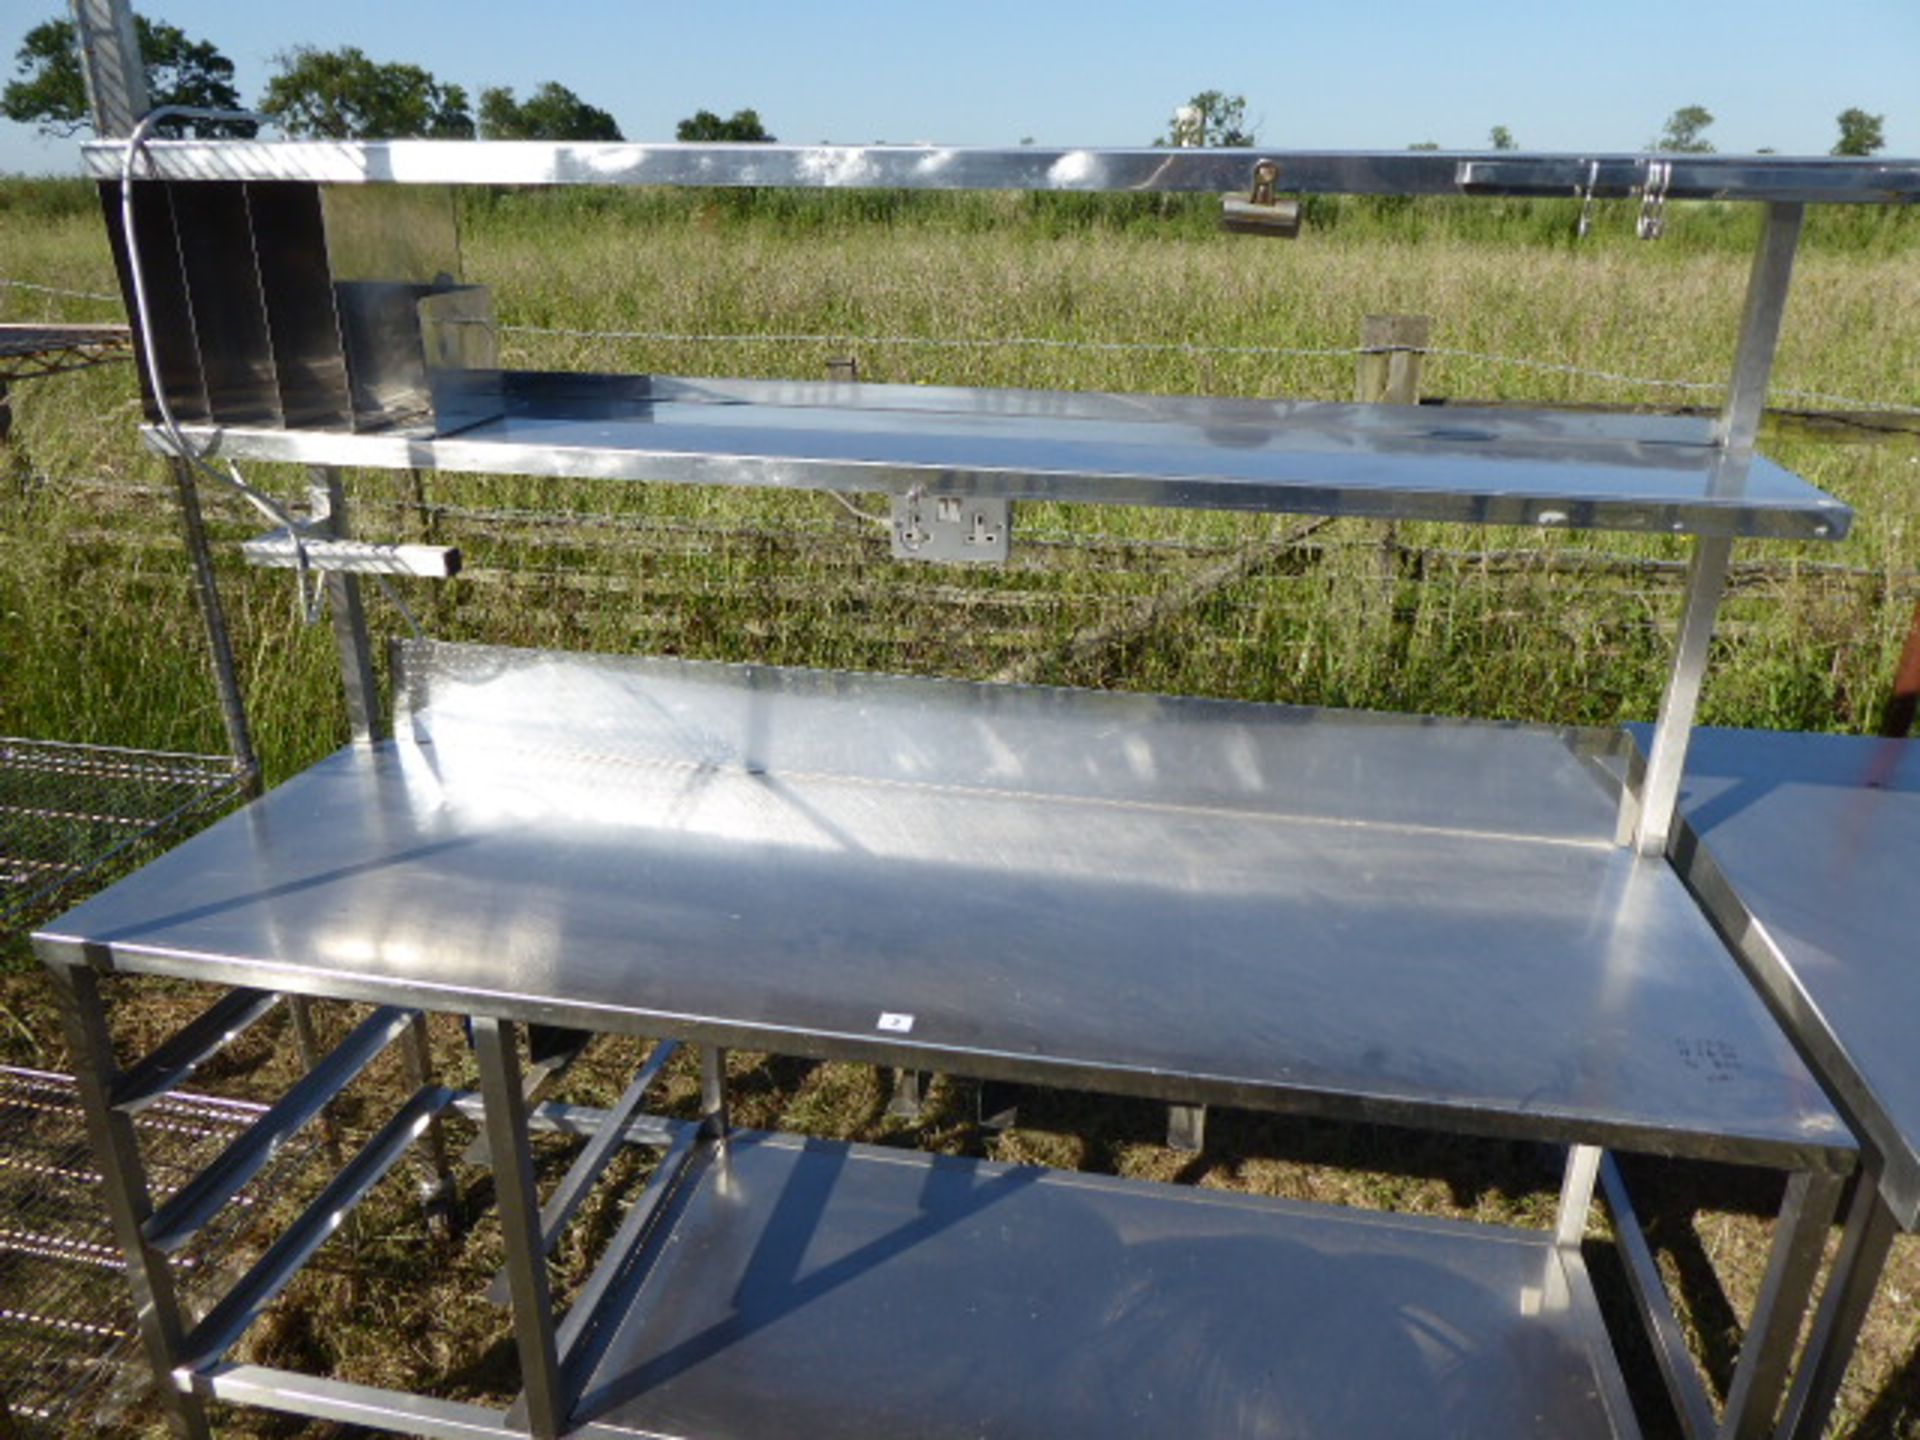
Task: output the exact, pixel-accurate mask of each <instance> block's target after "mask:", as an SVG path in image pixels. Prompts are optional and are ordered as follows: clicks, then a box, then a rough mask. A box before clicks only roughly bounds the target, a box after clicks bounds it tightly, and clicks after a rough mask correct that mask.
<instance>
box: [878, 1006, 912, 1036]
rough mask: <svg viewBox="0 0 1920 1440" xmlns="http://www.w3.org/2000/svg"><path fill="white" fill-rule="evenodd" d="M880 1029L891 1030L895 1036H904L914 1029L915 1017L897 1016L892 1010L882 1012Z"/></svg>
mask: <svg viewBox="0 0 1920 1440" xmlns="http://www.w3.org/2000/svg"><path fill="white" fill-rule="evenodd" d="M879 1028H880V1029H882V1030H890V1031H892V1032H893V1033H894V1034H895V1035H904V1034H906V1033H907V1032H908V1031H909V1030H911V1029H913V1016H911V1015H899V1014H895V1013H894V1012H893V1011H891V1010H882V1011H881V1012H880V1027H879Z"/></svg>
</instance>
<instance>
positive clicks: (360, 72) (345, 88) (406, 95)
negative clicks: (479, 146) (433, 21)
mask: <svg viewBox="0 0 1920 1440" xmlns="http://www.w3.org/2000/svg"><path fill="white" fill-rule="evenodd" d="M274 63H275V64H277V65H278V66H279V67H280V71H279V73H278V74H277V75H275V76H274V77H273V78H272V79H271V80H269V81H268V82H267V90H266V94H265V95H263V96H262V97H261V100H260V110H261V112H262V113H263V114H266V115H270V116H272V117H273V118H274V119H275V120H276V121H278V122H279V124H280V126H281V128H282V129H284V130H285V131H286V132H287V133H288V134H289V135H310V136H313V137H315V138H317V139H321V140H394V139H401V138H407V137H421V136H424V137H428V138H431V139H451V140H470V139H472V138H473V116H472V115H471V114H470V113H469V112H468V110H467V92H466V91H465V90H463V89H462V88H461V87H460V86H458V85H442V84H441V83H440V82H439V81H438V80H436V79H434V77H433V75H432V74H431V73H430V72H428V71H426V70H423V69H421V68H420V67H419V66H418V65H405V64H400V63H398V62H395V63H381V62H379V61H375V60H370V59H368V58H367V56H366V54H365V52H363V51H361V50H359V49H357V48H355V47H354V46H351V45H349V46H346V47H344V48H343V49H339V50H316V49H314V48H313V47H312V46H308V45H301V46H298V47H296V48H294V49H292V50H285V51H282V52H281V53H280V54H278V55H276V56H274Z"/></svg>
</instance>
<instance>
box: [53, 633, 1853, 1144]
mask: <svg viewBox="0 0 1920 1440" xmlns="http://www.w3.org/2000/svg"><path fill="white" fill-rule="evenodd" d="M404 668H405V670H406V676H405V679H404V682H403V685H402V690H403V705H402V714H401V723H400V727H399V731H400V737H401V738H400V739H399V740H397V741H396V742H394V743H391V744H388V745H384V746H381V747H377V748H369V749H361V750H353V749H348V750H345V751H342V752H340V753H339V754H337V755H335V756H333V757H332V758H330V759H328V760H326V761H324V762H323V763H321V764H320V765H318V766H316V767H314V768H313V769H311V770H309V771H308V772H306V773H305V774H303V775H301V776H299V777H298V778H296V779H295V780H293V781H292V782H290V783H288V784H286V785H284V786H281V787H280V788H279V789H277V790H276V791H274V792H272V793H271V794H269V795H268V796H266V797H265V798H264V799H262V800H261V801H259V802H258V803H256V804H254V805H252V806H250V807H248V808H247V809H246V810H244V811H242V812H240V813H238V814H236V815H234V816H232V817H230V818H229V819H228V820H226V821H225V822H223V823H222V824H220V825H218V826H216V827H214V828H213V829H212V830H210V831H208V832H205V833H204V834H202V835H201V836H199V837H196V838H195V839H194V840H193V841H191V842H189V843H188V844H186V845H184V846H182V847H181V848H180V849H178V850H176V851H174V852H173V853H172V854H170V855H168V856H166V857H164V858H163V859H162V860H160V861H159V862H157V863H156V864H154V865H152V866H150V867H148V868H147V869H146V870H144V871H142V872H140V873H139V874H137V875H135V876H132V877H130V878H129V879H127V880H126V881H123V882H122V883H121V884H119V885H117V886H115V887H114V888H112V889H111V890H109V891H107V892H106V893H104V894H103V895H101V896H99V897H97V898H95V899H94V900H92V901H90V902H88V903H87V904H85V905H83V906H81V907H80V908H79V909H77V910H75V911H73V912H72V913H71V914H69V915H68V916H66V917H65V918H64V919H62V920H60V921H58V922H56V923H55V924H53V925H50V926H49V927H48V928H47V929H46V930H45V931H44V932H43V933H42V935H41V936H40V937H39V944H40V946H41V949H42V952H43V954H45V955H47V956H48V957H50V958H59V957H63V956H75V955H81V956H89V957H92V958H94V959H95V960H97V961H100V962H102V963H108V964H111V965H114V966H117V967H121V968H125V969H132V970H144V971H156V972H163V973H170V974H182V975H190V976H197V977H200V978H204V979H209V980H217V981H221V982H225V983H233V984H243V985H256V986H264V987H278V988H287V989H293V990H297V991H305V992H309V993H316V994H325V995H343V996H353V997H360V998H367V999H378V1000H383V1001H400V1002H404V1003H409V1004H420V1005H426V1006H429V1007H433V1008H441V1009H449V1010H461V1011H467V1012H476V1013H478V1012H484V1013H492V1014H501V1015H509V1016H516V1017H520V1018H524V1019H529V1020H554V1021H561V1022H571V1023H578V1024H582V1025H588V1026H593V1027H597V1028H609V1029H625V1030H634V1031H641V1032H650V1033H676V1034H682V1035H688V1036H693V1037H698V1038H705V1039H709V1040H714V1041H718V1042H721V1043H728V1044H738V1045H744V1046H750V1047H753V1048H761V1049H769V1050H776V1051H786V1052H789V1053H802V1054H816V1055H833V1056H840V1057H844V1058H852V1059H870V1060H874V1061H877V1062H884V1063H896V1064H918V1065H922V1066H924V1067H928V1068H938V1069H944V1070H948V1071H951V1072H954V1073H962V1074H979V1075H998V1076H1005V1077H1008V1078H1015V1079H1028V1080H1035V1081H1041V1082H1050V1083H1056V1084H1063V1085H1071V1086H1077V1087H1081V1088H1093V1089H1108V1090H1115V1091H1124V1092H1130V1093H1139V1094H1148V1095H1154V1096H1160V1097H1164V1098H1169V1099H1189V1100H1211V1101H1219V1102H1225V1103H1239V1104H1247V1105H1256V1106H1269V1107H1282V1108H1295V1109H1309V1110H1315V1111H1319V1112H1322V1113H1330V1114H1343V1115H1359V1116H1369V1117H1373V1118H1380V1119H1398V1120H1405V1121H1408V1122H1413V1123H1422V1124H1433V1125H1439V1126H1444V1127H1451V1128H1457V1129H1463V1130H1473V1131H1479V1132H1482V1133H1493V1134H1516V1135H1530V1136H1541V1137H1547V1138H1561V1139H1575V1138H1579V1139H1588V1140H1595V1141H1600V1142H1603V1143H1607V1144H1613V1145H1617V1146H1620V1147H1622V1148H1641V1149H1650V1150H1656V1151H1664V1152H1675V1153H1687V1154H1701V1155H1713V1156H1724V1157H1727V1158H1744V1159H1752V1160H1757V1161H1763V1162H1767V1163H1779V1164H1806V1165H1812V1166H1829V1165H1831V1166H1844V1165H1848V1164H1850V1163H1851V1159H1852V1141H1851V1140H1850V1139H1849V1138H1848V1137H1847V1135H1846V1133H1845V1130H1844V1127H1843V1126H1842V1125H1841V1123H1840V1121H1839V1119H1838V1117H1837V1115H1836V1114H1835V1112H1834V1111H1833V1110H1832V1108H1831V1107H1830V1105H1829V1104H1828V1102H1827V1101H1826V1099H1825V1098H1824V1096H1823V1094H1822V1092H1821V1090H1820V1087H1819V1085H1818V1084H1817V1083H1816V1082H1815V1081H1814V1079H1813V1078H1812V1076H1811V1075H1810V1074H1809V1073H1808V1071H1807V1070H1806V1068H1805V1066H1804V1065H1802V1063H1801V1062H1800V1061H1799V1059H1798V1058H1796V1056H1795V1055H1794V1053H1793V1051H1792V1049H1791V1048H1790V1046H1789V1045H1788V1044H1787V1042H1786V1040H1785V1039H1784V1038H1783V1037H1782V1035H1781V1034H1780V1032H1779V1030H1778V1029H1777V1027H1776V1026H1775V1025H1774V1023H1773V1022H1772V1020H1771V1019H1770V1018H1769V1016H1768V1015H1767V1013H1766V1011H1765V1009H1764V1007H1763V1005H1762V1003H1761V1001H1760V999H1759V997H1758V996H1757V995H1756V994H1754V992H1753V991H1752V989H1751V987H1750V986H1748V985H1747V983H1746V982H1745V980H1744V979H1743V978H1742V976H1741V974H1740V972H1739V970H1738V968H1737V966H1736V965H1735V963H1734V961H1733V960H1732V958H1731V957H1730V956H1729V955H1728V954H1727V952H1726V950H1725V949H1724V947H1723V946H1722V945H1721V943H1720V942H1719V940H1718V939H1717V938H1716V937H1715V935H1714V934H1713V932H1712V930H1711V929H1710V928H1709V926H1708V924H1707V922H1706V920H1705V919H1704V918H1703V917H1702V915H1701V914H1700V913H1699V911H1698V909H1697V908H1696V907H1695V905H1694V904H1693V902H1692V900H1691V899H1690V898H1689V896H1688V895H1687V894H1686V892H1685V890H1684V889H1683V888H1682V886H1681V885H1680V883H1679V881H1678V879H1677V877H1676V876H1675V875H1674V873H1673V871H1672V870H1671V868H1670V867H1669V866H1668V865H1667V864H1666V863H1665V862H1664V861H1649V860H1641V859H1639V858H1637V857H1636V856H1634V855H1633V854H1631V853H1629V852H1628V851H1625V850H1622V849H1620V848H1617V847H1616V846H1614V845H1613V844H1612V831H1613V823H1614V804H1613V800H1612V798H1611V796H1610V794H1609V792H1608V790H1607V788H1606V786H1605V784H1604V783H1603V782H1602V781H1601V780H1600V779H1599V778H1598V776H1597V768H1598V767H1597V766H1596V765H1595V764H1593V763H1592V761H1593V759H1594V758H1595V752H1598V751H1601V750H1604V749H1605V746H1606V741H1605V739H1604V737H1595V736H1593V735H1590V734H1585V733H1582V732H1561V731H1555V730H1547V729H1540V728H1530V727H1522V726H1511V725H1496V724H1477V723H1463V722H1423V721H1418V720H1392V719H1382V718H1373V717H1363V716H1353V715H1346V714H1340V713H1334V712H1326V711H1313V710H1300V709H1289V708H1285V707H1274V706H1258V705H1235V704H1223V703H1219V702H1210V701H1194V700H1177V699H1166V698H1161V697H1153V696H1127V695H1106V694H1097V693H1087V692H1075V691H1059V690H1028V689H1019V688H1013V687H995V686H979V685H966V684H957V683H951V682H940V681H922V680H900V679H889V678H885V677H878V676H870V675H844V674H823V673H818V672H808V671H788V670H777V669H771V668H766V667H739V666H722V665H709V664H696V663H690V662H677V661H667V660H650V659H611V658H599V657H585V656H577V655H561V654H552V653H543V652H525V651H511V650H493V649H486V648H482V647H462V646H443V645H433V644H429V643H420V644H415V645H413V646H410V647H409V648H408V649H407V650H406V652H405V655H404Z"/></svg>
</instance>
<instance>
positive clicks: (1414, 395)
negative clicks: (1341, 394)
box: [1353, 315, 1433, 405]
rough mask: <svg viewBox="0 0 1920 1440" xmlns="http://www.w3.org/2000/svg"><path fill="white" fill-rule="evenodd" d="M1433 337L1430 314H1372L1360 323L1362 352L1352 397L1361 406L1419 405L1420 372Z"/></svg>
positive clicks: (1355, 369)
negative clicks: (1429, 342) (1425, 352)
mask: <svg viewBox="0 0 1920 1440" xmlns="http://www.w3.org/2000/svg"><path fill="white" fill-rule="evenodd" d="M1432 336H1433V317H1432V316H1430V315H1369V316H1367V317H1366V318H1365V319H1364V320H1362V321H1361V322H1360V349H1361V350H1362V352H1364V353H1362V354H1361V355H1360V357H1359V359H1358V362H1357V363H1356V364H1355V366H1354V375H1353V398H1354V399H1355V400H1357V401H1359V402H1360V403H1361V404H1362V405H1418V404H1419V403H1420V369H1421V362H1422V361H1423V360H1424V359H1425V358H1426V357H1425V355H1424V353H1423V352H1424V351H1425V350H1426V348H1427V343H1428V341H1429V340H1430V339H1431V338H1432Z"/></svg>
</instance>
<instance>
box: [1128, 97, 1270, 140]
mask: <svg viewBox="0 0 1920 1440" xmlns="http://www.w3.org/2000/svg"><path fill="white" fill-rule="evenodd" d="M1153 143H1154V144H1155V145H1171V146H1175V147H1182V146H1194V145H1200V146H1214V147H1221V146H1224V147H1229V148H1244V147H1246V146H1249V145H1251V144H1253V143H1254V134H1253V131H1251V130H1249V129H1248V128H1247V97H1246V96H1244V95H1227V94H1224V93H1223V92H1221V91H1219V90H1202V91H1201V92H1200V93H1199V94H1198V95H1196V96H1194V97H1193V98H1192V99H1191V100H1189V101H1188V102H1187V103H1186V104H1184V105H1182V106H1181V107H1180V108H1179V109H1178V110H1176V111H1174V112H1173V116H1172V118H1171V119H1170V120H1169V121H1168V124H1167V133H1166V134H1165V135H1162V136H1159V137H1158V138H1157V139H1155V140H1154V142H1153Z"/></svg>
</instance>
